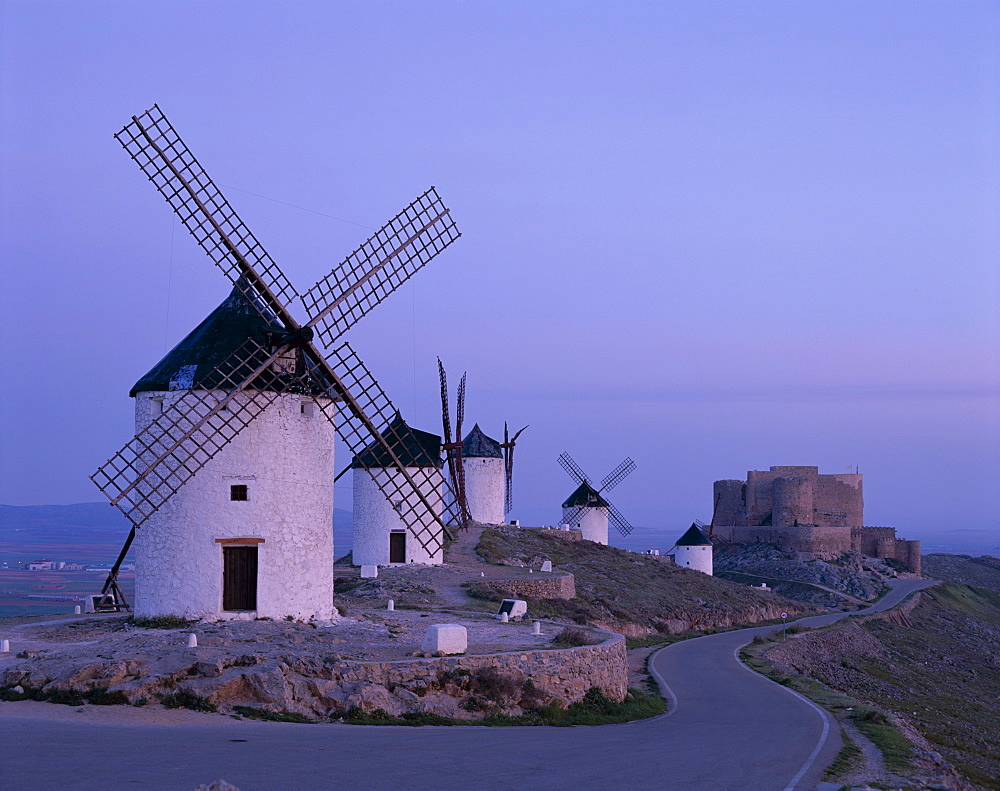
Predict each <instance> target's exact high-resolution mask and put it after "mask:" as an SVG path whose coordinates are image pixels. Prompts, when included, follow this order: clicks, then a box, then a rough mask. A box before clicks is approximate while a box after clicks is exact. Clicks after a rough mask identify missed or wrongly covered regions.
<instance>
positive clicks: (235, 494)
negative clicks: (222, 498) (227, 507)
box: [229, 483, 249, 500]
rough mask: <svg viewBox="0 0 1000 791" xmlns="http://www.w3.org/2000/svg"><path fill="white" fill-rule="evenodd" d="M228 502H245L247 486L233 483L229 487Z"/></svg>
mask: <svg viewBox="0 0 1000 791" xmlns="http://www.w3.org/2000/svg"><path fill="white" fill-rule="evenodd" d="M229 499H230V500H247V499H249V498H248V497H247V485H246V484H245V483H234V484H233V485H232V486H230V487H229Z"/></svg>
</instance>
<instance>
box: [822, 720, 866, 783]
mask: <svg viewBox="0 0 1000 791" xmlns="http://www.w3.org/2000/svg"><path fill="white" fill-rule="evenodd" d="M840 736H841V738H842V739H843V740H844V746H843V747H841V748H840V752H839V753H837V757H836V758H834V759H833V763H832V764H830V765H829V766H828V767H827V768H826V772H825V773H824V774H823V779H824V780H826V781H828V782H833V781H834V780H837V779H838V778H840V777H843V776H844V775H847V774H850V773H851V772H853V771H854V770H855V769H857V768H858V767H860V766H861V761H862V753H861V748H860V747H858V745H857V744H855V743H854V740H853V739H852V738H851V737H850V736H848V735H847V731H845V730H843V729H842V730H841V731H840Z"/></svg>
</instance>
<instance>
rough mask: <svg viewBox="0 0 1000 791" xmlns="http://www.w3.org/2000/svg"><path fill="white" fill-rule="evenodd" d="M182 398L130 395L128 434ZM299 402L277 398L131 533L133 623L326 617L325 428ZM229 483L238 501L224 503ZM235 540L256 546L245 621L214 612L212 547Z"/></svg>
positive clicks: (329, 529)
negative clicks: (168, 618) (240, 493)
mask: <svg viewBox="0 0 1000 791" xmlns="http://www.w3.org/2000/svg"><path fill="white" fill-rule="evenodd" d="M186 393H188V394H189V391H175V392H151V393H139V394H137V396H136V431H137V432H138V431H141V430H142V429H144V428H145V427H146V426H147V425H148V424H149V423H150V422H151V421H152V420H153V419H154V418H155V415H154V414H153V413H154V411H155V408H154V403H153V402H154V401H161V402H162V403H163V404H164V406H169V405H170V404H171V403H174V402H176V401H177V400H178V399H181V398H182V397H184V395H185V394H186ZM217 395H218V397H219V398H221V397H222V395H223V394H222V393H221V392H220V393H218V394H217ZM189 396H190V394H189ZM252 397H260V396H259V395H258V396H255V395H254V394H250V393H244V394H242V395H241V396H238V398H244V399H245V398H252ZM302 403H303V396H299V395H291V394H288V395H280V396H278V398H277V400H276V401H275V402H274V403H273V404H271V405H270V406H268V407H267V409H266V410H265V411H264V412H263V413H262V414H260V415H259V416H258V417H257V418H256V419H255V420H254V421H252V422H251V423H250V424H249V425H248V426H246V427H245V428H244V429H243V430H242V431H241V432H240V433H239V434H238V435H237V436H236V437H235V438H234V439H233V440H232V441H231V442H230V443H229V444H228V445H226V446H225V447H224V448H222V450H221V451H219V453H218V455H216V456H215V458H213V459H211V460H210V461H209V462H208V463H207V464H206V465H205V466H204V467H203V468H202V469H201V470H199V471H198V473H197V474H196V475H195V476H194V477H193V478H191V479H190V480H188V481H187V482H186V483H185V484H184V485H183V486H182V487H181V488H180V489H179V490H178V491H177V493H176V494H174V495H173V496H172V497H171V498H170V499H169V500H168V501H167V502H166V503H165V504H164V505H163V506H161V508H160V509H159V510H158V511H157V512H156V513H155V514H153V516H152V517H150V519H149V520H147V521H146V523H145V524H144V525H143V526H142V527H140V528H139V529H138V530H137V531H136V540H135V544H134V550H133V551H134V552H135V558H136V563H137V569H136V593H135V613H136V615H140V616H146V617H149V616H155V615H181V616H184V617H186V618H232V617H253V616H254V615H256V616H258V617H270V618H283V617H285V616H288V615H290V616H292V617H293V618H296V619H303V620H305V619H310V618H315V619H317V620H329V619H331V618H332V617H334V612H335V611H334V609H333V558H334V555H333V476H334V459H333V438H334V429H333V426H332V424H331V423H330V421H328V420H327V419H326V418H325V417H324V416H323V415H322V413H321V412H320V410H319V409H314V410H313V414H312V415H304V414H302V409H301V404H302ZM238 484H245V485H246V486H247V495H248V499H247V500H246V501H234V500H232V499H231V498H230V487H231V486H232V485H238ZM234 538H255V539H263V542H262V543H258V544H257V547H258V560H257V562H258V571H257V609H256V611H253V612H251V613H232V612H225V611H223V609H222V547H223V546H224V545H223V544H221V543H219V542H218V541H217V539H234Z"/></svg>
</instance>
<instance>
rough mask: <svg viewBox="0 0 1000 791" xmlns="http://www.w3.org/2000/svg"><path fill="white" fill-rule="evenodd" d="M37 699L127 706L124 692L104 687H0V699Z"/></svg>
mask: <svg viewBox="0 0 1000 791" xmlns="http://www.w3.org/2000/svg"><path fill="white" fill-rule="evenodd" d="M17 700H38V701H43V702H46V703H60V704H62V705H64V706H82V705H83V704H84V703H92V704H93V705H95V706H128V705H129V700H128V698H127V697H125V693H124V692H108V691H107V690H106V689H89V690H84V689H73V688H70V689H42V688H41V687H22V688H21V691H20V692H19V691H18V690H17V689H15V687H13V686H7V687H0V701H17Z"/></svg>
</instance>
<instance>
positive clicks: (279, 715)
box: [233, 706, 316, 724]
mask: <svg viewBox="0 0 1000 791" xmlns="http://www.w3.org/2000/svg"><path fill="white" fill-rule="evenodd" d="M233 711H234V712H236V713H237V714H239V715H240V716H241V717H246V718H247V719H250V720H264V721H265V722H300V723H308V724H314V723H315V722H316V720H312V719H310V718H309V717H306V716H305V715H304V714H297V713H296V712H294V711H269V710H268V709H262V708H259V707H257V706H233Z"/></svg>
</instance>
